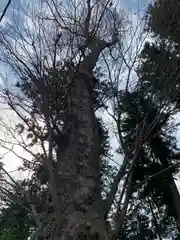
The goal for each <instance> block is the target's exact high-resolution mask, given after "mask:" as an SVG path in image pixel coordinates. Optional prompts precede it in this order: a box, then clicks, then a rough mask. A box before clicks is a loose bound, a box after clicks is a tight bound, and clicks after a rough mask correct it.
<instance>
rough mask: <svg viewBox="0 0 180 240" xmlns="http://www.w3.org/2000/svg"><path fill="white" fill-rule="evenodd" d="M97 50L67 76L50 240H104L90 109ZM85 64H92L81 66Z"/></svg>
mask: <svg viewBox="0 0 180 240" xmlns="http://www.w3.org/2000/svg"><path fill="white" fill-rule="evenodd" d="M101 50H102V48H99V47H98V48H95V51H94V52H93V51H92V52H91V55H90V56H88V58H89V59H88V61H84V62H82V63H81V65H80V68H79V70H78V71H77V73H75V72H74V71H72V72H71V73H70V75H69V79H70V80H71V81H72V85H71V89H70V93H69V113H68V115H69V119H68V122H67V132H68V134H67V139H66V141H65V142H64V146H62V145H61V146H60V147H59V161H58V163H57V164H58V165H57V171H58V172H57V176H58V177H57V180H56V181H57V189H58V191H59V193H58V194H59V196H58V200H59V202H58V205H59V207H58V208H59V217H58V219H56V224H57V226H56V231H55V232H54V233H53V234H52V238H51V239H58V240H59V239H63V240H66V239H83V240H84V239H107V234H106V231H105V224H104V219H103V214H101V213H100V212H99V211H98V210H99V209H100V201H101V176H100V141H99V135H98V124H97V122H96V117H95V113H94V109H93V99H92V90H93V78H92V77H90V76H92V69H93V67H94V65H95V63H96V61H97V58H98V56H99V54H100V52H101ZM98 51H99V52H98ZM93 54H94V55H93ZM93 58H94V59H93ZM93 60H94V61H93ZM87 63H88V64H90V63H92V64H91V66H90V67H89V65H88V66H85V64H87ZM83 64H84V66H83ZM85 67H86V69H85ZM86 71H87V73H88V74H86Z"/></svg>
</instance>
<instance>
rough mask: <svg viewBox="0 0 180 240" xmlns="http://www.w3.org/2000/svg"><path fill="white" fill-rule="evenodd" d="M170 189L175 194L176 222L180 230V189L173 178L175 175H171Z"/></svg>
mask: <svg viewBox="0 0 180 240" xmlns="http://www.w3.org/2000/svg"><path fill="white" fill-rule="evenodd" d="M169 189H170V191H171V194H172V196H173V199H172V201H173V205H174V208H175V211H176V216H175V217H176V222H177V225H178V230H179V232H180V195H179V191H178V189H177V186H176V183H175V181H174V179H173V176H172V175H171V177H170V183H169Z"/></svg>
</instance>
